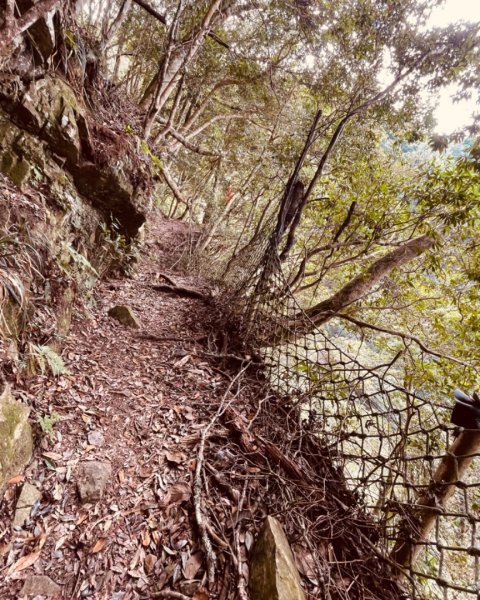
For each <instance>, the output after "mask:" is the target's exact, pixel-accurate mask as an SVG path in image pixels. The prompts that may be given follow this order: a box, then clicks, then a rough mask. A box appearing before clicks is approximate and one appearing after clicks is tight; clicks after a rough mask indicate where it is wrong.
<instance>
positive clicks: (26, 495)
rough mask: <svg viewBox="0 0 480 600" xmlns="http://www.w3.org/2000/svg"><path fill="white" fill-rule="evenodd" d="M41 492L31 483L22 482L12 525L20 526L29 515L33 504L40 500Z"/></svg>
mask: <svg viewBox="0 0 480 600" xmlns="http://www.w3.org/2000/svg"><path fill="white" fill-rule="evenodd" d="M41 497H42V494H41V493H40V492H39V491H38V490H37V488H36V487H35V486H34V485H32V484H31V483H24V484H23V487H22V491H21V493H20V497H19V498H18V502H17V506H16V508H15V517H14V519H13V526H14V527H21V526H22V525H23V524H24V523H25V521H27V520H28V518H29V517H30V513H31V512H32V508H33V505H34V504H35V502H37V501H38V500H40V498H41Z"/></svg>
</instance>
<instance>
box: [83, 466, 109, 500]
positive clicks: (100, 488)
mask: <svg viewBox="0 0 480 600" xmlns="http://www.w3.org/2000/svg"><path fill="white" fill-rule="evenodd" d="M111 474H112V467H111V465H110V464H109V463H102V462H98V461H91V462H84V463H81V464H80V465H79V466H78V468H77V487H78V493H79V495H80V500H81V501H82V502H83V503H84V504H85V503H87V502H97V501H98V500H101V498H102V496H103V492H104V491H105V486H106V485H107V482H108V480H109V479H110V476H111Z"/></svg>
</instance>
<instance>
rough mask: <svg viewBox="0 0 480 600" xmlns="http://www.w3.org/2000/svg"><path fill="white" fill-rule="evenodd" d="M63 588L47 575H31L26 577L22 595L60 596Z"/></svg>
mask: <svg viewBox="0 0 480 600" xmlns="http://www.w3.org/2000/svg"><path fill="white" fill-rule="evenodd" d="M61 591H62V588H61V587H60V586H59V585H57V584H56V583H55V582H54V581H52V580H51V579H50V577H47V576H46V575H29V576H28V577H27V578H26V579H25V583H24V584H23V587H22V590H21V592H20V596H22V597H23V596H36V597H37V596H41V597H46V598H58V597H60V593H61Z"/></svg>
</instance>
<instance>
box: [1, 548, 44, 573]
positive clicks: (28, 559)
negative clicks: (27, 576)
mask: <svg viewBox="0 0 480 600" xmlns="http://www.w3.org/2000/svg"><path fill="white" fill-rule="evenodd" d="M41 553H42V551H41V550H36V551H35V552H32V553H31V554H27V555H26V556H22V558H19V559H18V560H17V562H16V563H13V565H12V566H11V567H10V568H9V569H8V571H7V575H11V574H12V573H18V572H19V571H23V570H24V569H28V567H31V566H32V565H33V563H34V562H35V561H36V560H37V559H38V558H39V556H40V554H41Z"/></svg>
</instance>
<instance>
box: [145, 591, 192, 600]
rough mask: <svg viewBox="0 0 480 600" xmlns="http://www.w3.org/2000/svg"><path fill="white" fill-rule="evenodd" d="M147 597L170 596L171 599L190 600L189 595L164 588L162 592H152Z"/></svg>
mask: <svg viewBox="0 0 480 600" xmlns="http://www.w3.org/2000/svg"><path fill="white" fill-rule="evenodd" d="M148 598H172V599H173V600H191V598H190V596H185V594H181V593H180V592H172V591H171V590H164V591H162V592H152V593H151V594H149V596H148Z"/></svg>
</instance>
